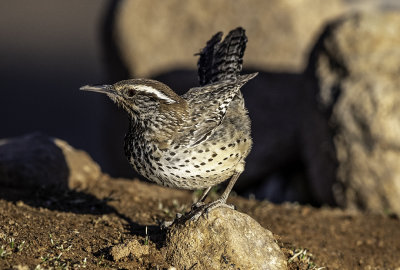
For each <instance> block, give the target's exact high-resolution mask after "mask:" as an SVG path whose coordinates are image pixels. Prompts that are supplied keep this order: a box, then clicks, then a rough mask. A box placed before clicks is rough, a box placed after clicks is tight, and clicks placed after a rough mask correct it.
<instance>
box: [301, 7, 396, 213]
mask: <svg viewBox="0 0 400 270" xmlns="http://www.w3.org/2000/svg"><path fill="white" fill-rule="evenodd" d="M399 45H400V13H394V12H388V13H380V12H379V13H378V12H376V13H365V14H356V15H352V16H347V17H345V18H343V19H340V20H338V21H336V22H334V23H332V24H330V25H329V26H328V27H327V28H326V29H325V31H324V33H323V34H322V36H321V38H320V39H319V41H318V42H317V44H316V46H315V47H314V49H313V51H312V53H311V57H310V63H309V66H308V70H307V74H308V79H309V84H308V89H309V90H310V94H311V95H312V96H315V97H317V102H315V106H316V107H318V108H319V109H320V110H319V115H318V116H316V117H317V118H319V119H325V120H326V121H325V123H324V121H314V122H311V123H309V125H308V126H305V127H306V128H305V129H304V132H303V137H308V138H311V139H309V143H308V145H307V147H308V148H309V150H307V151H308V152H312V153H313V154H309V155H307V157H308V161H307V164H308V166H309V167H310V168H312V169H311V170H313V171H315V172H316V173H315V174H314V175H313V177H314V180H315V181H322V182H323V181H328V183H329V185H331V184H332V183H333V182H334V181H337V183H336V184H335V185H331V187H333V190H334V195H335V199H336V201H337V202H338V203H339V204H340V205H343V206H345V207H348V208H361V209H367V210H371V211H374V212H386V211H387V210H391V211H394V212H395V213H397V214H400V166H399V164H400V136H399V134H400V118H399V115H400V106H399V104H400V76H399V74H400V69H399V67H400V46H399ZM314 110H315V111H318V110H317V109H314ZM321 130H322V131H323V132H321ZM327 130H328V131H329V132H327ZM313 138H323V139H322V140H314V139H313ZM315 141H316V142H315ZM321 141H325V142H327V143H326V144H324V145H321V144H319V143H320V142H321ZM310 149H311V150H310ZM327 153H329V154H327ZM332 153H333V156H329V155H330V154H332ZM328 156H329V157H328ZM321 157H322V161H321ZM326 168H328V169H326ZM332 172H333V173H332Z"/></svg>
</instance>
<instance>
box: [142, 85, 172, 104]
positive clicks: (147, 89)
mask: <svg viewBox="0 0 400 270" xmlns="http://www.w3.org/2000/svg"><path fill="white" fill-rule="evenodd" d="M135 88H136V90H138V91H143V92H146V93H151V94H154V95H156V96H157V97H158V98H160V99H162V100H164V101H166V102H167V103H175V102H176V101H175V100H173V99H171V98H169V97H168V96H166V95H165V94H163V93H162V92H160V91H158V90H157V89H154V88H153V87H151V86H147V85H136V87H135Z"/></svg>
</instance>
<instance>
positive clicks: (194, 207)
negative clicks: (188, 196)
mask: <svg viewBox="0 0 400 270" xmlns="http://www.w3.org/2000/svg"><path fill="white" fill-rule="evenodd" d="M204 205H206V203H205V202H203V201H198V202H196V203H194V204H192V207H191V208H190V209H191V210H190V212H192V211H195V210H196V209H199V208H201V207H204Z"/></svg>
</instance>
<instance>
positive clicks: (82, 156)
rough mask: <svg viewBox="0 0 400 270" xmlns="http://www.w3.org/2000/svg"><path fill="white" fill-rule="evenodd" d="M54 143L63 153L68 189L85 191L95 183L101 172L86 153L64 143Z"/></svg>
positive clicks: (55, 141)
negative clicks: (67, 171) (66, 167)
mask: <svg viewBox="0 0 400 270" xmlns="http://www.w3.org/2000/svg"><path fill="white" fill-rule="evenodd" d="M53 141H54V143H55V144H56V145H57V146H58V147H59V148H60V149H61V150H62V151H63V154H64V157H65V159H66V162H67V164H68V168H69V177H68V186H69V188H70V189H86V188H88V187H89V186H90V185H93V184H95V183H96V181H97V180H98V179H99V178H100V177H101V175H102V172H101V168H100V166H99V164H97V163H96V162H95V161H94V160H93V159H92V158H91V157H90V156H89V154H88V153H86V152H85V151H82V150H78V149H75V148H73V147H72V146H71V145H69V144H68V143H67V142H66V141H63V140H60V139H54V140H53Z"/></svg>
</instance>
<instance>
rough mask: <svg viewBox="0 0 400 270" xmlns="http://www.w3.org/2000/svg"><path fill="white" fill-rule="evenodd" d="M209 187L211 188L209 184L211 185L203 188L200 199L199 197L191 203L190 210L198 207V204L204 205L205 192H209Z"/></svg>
mask: <svg viewBox="0 0 400 270" xmlns="http://www.w3.org/2000/svg"><path fill="white" fill-rule="evenodd" d="M211 188H212V186H211V187H208V188H206V189H205V190H204V192H203V194H202V195H201V197H200V199H199V200H198V201H197V202H196V203H194V204H193V205H192V210H193V209H197V208H199V207H200V206H203V205H204V200H205V199H206V197H207V194H208V193H209V192H210V190H211Z"/></svg>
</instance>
